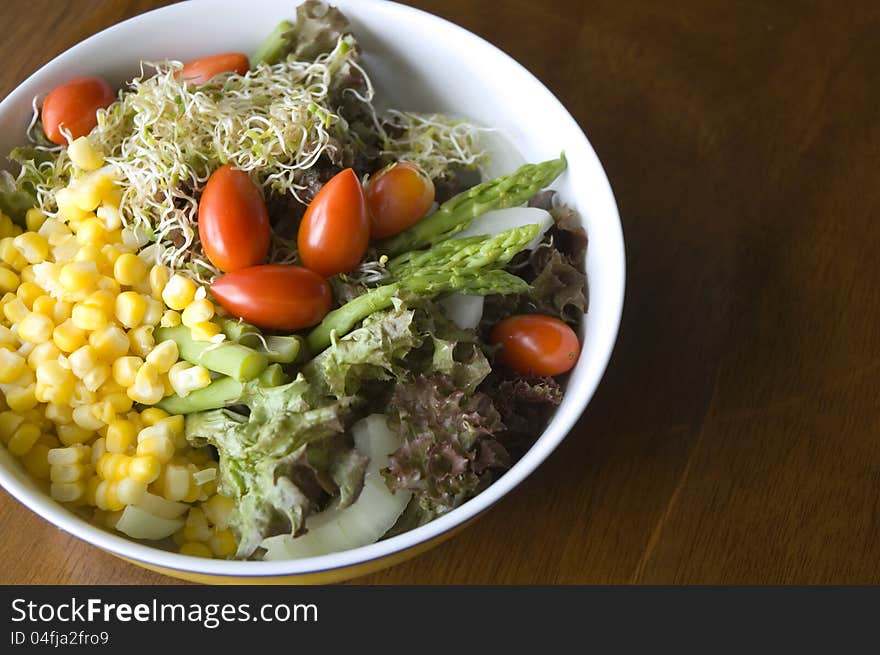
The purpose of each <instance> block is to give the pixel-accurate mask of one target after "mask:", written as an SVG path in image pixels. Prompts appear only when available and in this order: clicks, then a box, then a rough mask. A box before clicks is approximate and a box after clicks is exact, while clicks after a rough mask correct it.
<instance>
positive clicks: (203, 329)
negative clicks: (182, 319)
mask: <svg viewBox="0 0 880 655" xmlns="http://www.w3.org/2000/svg"><path fill="white" fill-rule="evenodd" d="M190 334H191V335H192V338H193V339H194V340H195V341H213V340H214V337H216V336H217V335H218V334H220V326H219V325H217V323H214V322H212V321H204V322H202V323H196V324H195V325H193V326H192V327H191V328H190Z"/></svg>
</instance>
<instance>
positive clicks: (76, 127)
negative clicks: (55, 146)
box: [41, 77, 116, 145]
mask: <svg viewBox="0 0 880 655" xmlns="http://www.w3.org/2000/svg"><path fill="white" fill-rule="evenodd" d="M115 99H116V97H115V96H114V95H113V89H112V88H110V85H109V84H107V81H106V80H104V79H103V78H100V77H77V78H76V79H73V80H70V81H69V82H65V83H64V84H61V85H59V86H56V87H55V88H54V89H52V90H51V91H50V92H49V95H47V96H46V99H45V100H44V101H43V109H42V114H41V118H42V120H43V131H44V132H45V133H46V136H47V137H49V140H50V141H52V142H53V143H59V144H62V145H66V144H67V139H65V138H64V135H63V134H61V129H60V128H61V127H64V129H66V130H68V131H69V132H70V136H71V137H73V138H74V139H76V138H77V137H81V136H85V135H86V134H88V133H89V132H91V131H92V129H93V128H94V127H95V125H97V124H98V116H97V111H98V110H99V109H102V108H104V107H109V106H110V104H111V103H112V102H113V100H115Z"/></svg>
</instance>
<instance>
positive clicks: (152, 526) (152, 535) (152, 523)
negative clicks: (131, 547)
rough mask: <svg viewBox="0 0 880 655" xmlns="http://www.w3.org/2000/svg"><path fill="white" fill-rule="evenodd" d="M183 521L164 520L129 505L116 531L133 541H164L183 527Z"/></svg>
mask: <svg viewBox="0 0 880 655" xmlns="http://www.w3.org/2000/svg"><path fill="white" fill-rule="evenodd" d="M183 523H184V521H183V519H163V518H161V517H159V516H156V515H155V514H150V513H149V512H147V511H145V510H143V509H141V508H140V507H135V506H134V505H128V506H127V507H126V508H125V510H123V512H122V516H120V517H119V520H118V521H117V522H116V529H117V530H119V531H120V532H122V533H124V534H127V535H128V536H129V537H132V538H133V539H154V540H155V539H164V538H165V537H170V536H171V535H173V534H174V533H175V532H177V531H178V530H180V528H182V527H183Z"/></svg>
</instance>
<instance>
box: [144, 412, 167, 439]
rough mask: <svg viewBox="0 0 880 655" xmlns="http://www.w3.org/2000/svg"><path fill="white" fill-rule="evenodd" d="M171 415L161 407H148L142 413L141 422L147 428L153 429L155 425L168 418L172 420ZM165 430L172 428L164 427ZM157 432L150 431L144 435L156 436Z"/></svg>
mask: <svg viewBox="0 0 880 655" xmlns="http://www.w3.org/2000/svg"><path fill="white" fill-rule="evenodd" d="M170 416H171V415H170V414H169V413H168V412H166V411H165V410H164V409H162V408H160V407H148V408H147V409H145V410H144V411H142V412H141V421H142V422H143V424H144V426H146V427H153V426H154V425H157V424H159V423H160V422H161V421H164V420H165V419H167V418H170ZM162 427H163V429H165V428H170V426H167V425H163V426H162ZM155 432H156V431H149V432H145V433H144V435H143V436H144V437H146V436H149V435H151V434H154V433H155Z"/></svg>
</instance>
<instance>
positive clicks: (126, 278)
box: [113, 252, 148, 286]
mask: <svg viewBox="0 0 880 655" xmlns="http://www.w3.org/2000/svg"><path fill="white" fill-rule="evenodd" d="M147 272H148V269H147V264H146V262H144V260H143V259H141V258H140V257H138V256H137V255H133V254H132V253H130V252H127V253H123V254H122V255H120V256H119V258H118V259H117V260H116V261H115V262H114V263H113V277H115V278H116V280H117V281H118V282H119V284H125V285H128V286H134V285H136V284H139V283H140V282H141V281H142V280H143V279H144V278H146V277H147Z"/></svg>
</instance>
